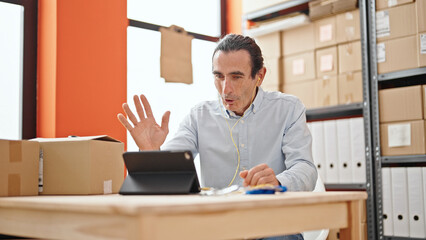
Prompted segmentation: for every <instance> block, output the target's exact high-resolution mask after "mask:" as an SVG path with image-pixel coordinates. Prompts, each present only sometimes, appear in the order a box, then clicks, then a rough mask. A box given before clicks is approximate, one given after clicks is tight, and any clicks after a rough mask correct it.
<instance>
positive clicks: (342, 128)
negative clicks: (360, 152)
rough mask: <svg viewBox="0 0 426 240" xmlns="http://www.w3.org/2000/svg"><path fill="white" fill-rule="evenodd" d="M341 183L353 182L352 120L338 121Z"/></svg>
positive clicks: (338, 156)
mask: <svg viewBox="0 0 426 240" xmlns="http://www.w3.org/2000/svg"><path fill="white" fill-rule="evenodd" d="M336 127H337V158H338V172H339V183H352V160H351V157H352V156H351V138H350V120H349V119H340V120H337V121H336Z"/></svg>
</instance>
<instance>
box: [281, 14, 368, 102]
mask: <svg viewBox="0 0 426 240" xmlns="http://www.w3.org/2000/svg"><path fill="white" fill-rule="evenodd" d="M312 39H313V41H312ZM282 41H283V55H284V87H283V91H284V92H285V93H289V94H293V95H296V96H298V97H299V98H300V99H301V100H302V102H303V103H304V104H305V106H306V107H307V108H316V107H325V106H333V105H338V104H348V103H354V102H362V96H363V95H362V60H361V42H360V17H359V10H353V11H349V12H345V13H341V14H338V15H335V16H331V17H327V18H323V19H320V20H317V21H315V22H313V23H312V24H309V25H306V26H303V27H299V28H296V29H291V30H288V31H284V32H283V33H282Z"/></svg>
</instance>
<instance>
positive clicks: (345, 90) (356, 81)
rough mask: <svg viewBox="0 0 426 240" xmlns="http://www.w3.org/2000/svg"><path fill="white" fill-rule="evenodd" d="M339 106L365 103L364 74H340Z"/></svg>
mask: <svg viewBox="0 0 426 240" xmlns="http://www.w3.org/2000/svg"><path fill="white" fill-rule="evenodd" d="M337 85H338V88H339V90H338V93H339V104H350V103H359V102H362V101H363V93H362V72H361V71H360V72H355V73H352V72H350V73H343V74H339V81H338V84H337Z"/></svg>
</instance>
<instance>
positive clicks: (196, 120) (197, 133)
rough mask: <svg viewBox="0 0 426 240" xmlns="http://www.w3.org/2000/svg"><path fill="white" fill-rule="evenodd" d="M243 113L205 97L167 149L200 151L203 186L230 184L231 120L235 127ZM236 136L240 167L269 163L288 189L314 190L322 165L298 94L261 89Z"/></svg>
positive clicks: (235, 163)
mask: <svg viewBox="0 0 426 240" xmlns="http://www.w3.org/2000/svg"><path fill="white" fill-rule="evenodd" d="M239 118H240V116H237V115H236V114H235V113H233V112H232V111H228V110H226V109H225V107H224V106H223V104H222V102H221V101H219V100H218V101H205V102H202V103H200V104H198V105H196V106H195V107H193V108H192V109H191V112H190V114H189V115H188V116H186V118H185V119H184V120H183V122H182V123H181V124H180V127H179V130H178V132H177V133H176V135H175V136H174V137H173V138H172V139H171V140H170V141H169V142H167V143H166V144H165V145H164V146H163V147H162V150H190V151H192V153H193V154H194V156H195V155H196V154H200V168H201V185H202V186H205V187H215V188H223V187H226V186H228V184H229V183H230V182H231V181H232V178H233V177H234V174H235V171H236V168H237V166H238V155H237V150H236V149H235V146H234V143H233V142H232V140H231V135H230V131H229V127H228V124H229V126H230V127H231V128H232V126H234V124H235V123H236V122H237V121H238V119H239ZM227 122H228V123H227ZM232 135H233V138H234V142H235V144H236V145H237V147H238V149H239V152H240V166H239V169H238V172H240V171H243V170H249V169H251V168H252V167H254V166H256V165H259V164H261V163H266V164H267V165H268V166H269V167H270V168H272V169H273V170H274V172H275V174H276V177H277V179H278V181H280V183H281V185H283V186H286V187H287V188H288V190H289V191H312V190H313V189H314V187H315V183H316V180H317V170H316V167H315V165H314V164H313V160H312V151H311V142H312V138H311V134H310V132H309V130H308V127H307V125H306V116H305V107H304V106H303V104H302V102H301V101H300V100H299V99H298V98H296V97H295V96H292V95H288V94H284V93H280V92H264V91H263V90H262V88H259V89H258V92H257V95H256V98H255V100H254V101H253V104H252V105H251V106H250V107H249V108H248V109H247V110H246V112H245V113H244V115H243V117H242V118H241V120H240V121H239V122H238V123H237V125H236V126H235V127H234V128H233V130H232ZM233 184H238V185H240V186H242V184H243V179H241V178H240V177H239V176H238V175H237V177H236V178H235V180H234V182H233Z"/></svg>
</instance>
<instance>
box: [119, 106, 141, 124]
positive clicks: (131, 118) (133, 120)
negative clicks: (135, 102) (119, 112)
mask: <svg viewBox="0 0 426 240" xmlns="http://www.w3.org/2000/svg"><path fill="white" fill-rule="evenodd" d="M123 110H124V112H125V113H126V115H127V116H128V117H129V119H130V121H131V122H132V123H133V125H136V124H137V123H138V119H137V118H136V117H135V115H134V114H133V112H132V110H130V107H129V105H128V104H127V103H123ZM123 117H124V116H123ZM119 119H120V118H119ZM126 122H127V121H126Z"/></svg>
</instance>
